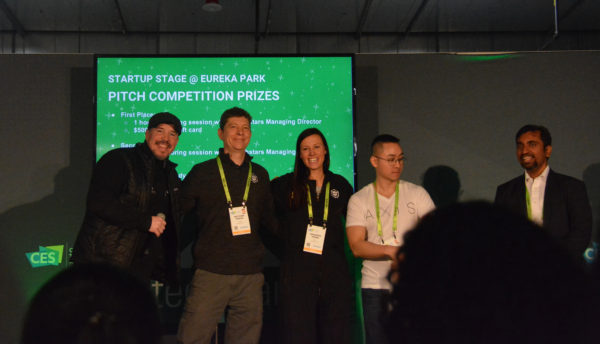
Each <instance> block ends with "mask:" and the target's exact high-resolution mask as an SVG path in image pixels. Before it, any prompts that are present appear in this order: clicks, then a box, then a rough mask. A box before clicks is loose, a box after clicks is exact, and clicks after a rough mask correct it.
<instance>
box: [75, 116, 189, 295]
mask: <svg viewBox="0 0 600 344" xmlns="http://www.w3.org/2000/svg"><path fill="white" fill-rule="evenodd" d="M180 134H181V122H180V121H179V119H178V118H177V117H175V116H174V115H173V114H171V113H168V112H161V113H157V114H155V115H154V116H152V117H151V118H150V121H149V122H148V129H147V130H146V140H145V142H143V143H137V144H136V145H135V147H131V148H118V149H114V150H111V151H109V152H107V153H106V154H105V155H104V156H102V158H101V159H100V160H99V161H98V163H97V164H96V167H95V168H94V172H93V174H92V180H91V183H90V188H89V191H88V196H87V208H86V213H85V218H84V220H83V224H82V226H81V229H80V231H79V235H78V237H77V240H76V242H75V246H74V248H73V256H72V258H71V260H72V261H73V262H74V263H76V264H78V263H87V262H105V263H109V264H114V265H118V266H121V267H124V268H125V269H127V270H129V271H130V272H132V273H133V274H134V275H136V276H138V277H139V278H140V279H142V280H143V281H148V282H149V281H150V280H151V279H155V280H159V281H166V282H169V283H171V284H173V283H175V282H176V281H177V275H178V266H179V250H178V248H177V242H178V236H179V235H178V233H179V226H180V211H179V195H178V193H179V187H180V184H181V181H180V179H179V177H178V175H177V171H175V166H176V165H175V164H174V163H173V162H171V161H169V155H170V154H171V153H172V152H173V151H174V150H175V146H176V145H177V142H178V141H179V135H180Z"/></svg>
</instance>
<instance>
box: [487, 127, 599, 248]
mask: <svg viewBox="0 0 600 344" xmlns="http://www.w3.org/2000/svg"><path fill="white" fill-rule="evenodd" d="M516 143H517V160H518V161H519V163H520V164H521V166H523V168H524V169H525V174H524V175H521V176H518V177H516V178H514V179H512V180H510V181H508V182H506V183H504V184H502V185H500V186H498V189H497V190H496V198H495V200H494V203H495V204H497V205H499V206H503V207H505V208H508V209H509V210H511V211H513V212H515V213H517V214H521V215H524V216H527V217H528V218H529V219H530V220H532V221H533V222H535V223H537V224H539V225H540V226H542V227H543V228H544V229H545V230H546V231H547V232H548V234H550V236H551V237H553V238H554V239H556V240H557V242H558V243H559V244H560V245H562V246H563V247H564V248H565V249H566V250H568V251H569V252H570V253H571V255H573V256H574V257H575V258H576V259H577V260H581V259H582V254H583V251H584V250H585V248H586V247H587V245H588V243H589V240H590V235H591V232H592V209H591V207H590V202H589V200H588V197H587V192H586V189H585V184H583V182H582V181H580V180H578V179H575V178H573V177H569V176H566V175H563V174H559V173H556V172H554V171H553V170H551V169H550V167H549V166H548V160H549V159H550V154H551V153H552V137H551V136H550V132H549V131H548V129H546V128H545V127H543V126H539V125H526V126H524V127H522V128H521V129H519V131H518V132H517V135H516Z"/></svg>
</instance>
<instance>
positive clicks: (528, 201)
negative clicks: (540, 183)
mask: <svg viewBox="0 0 600 344" xmlns="http://www.w3.org/2000/svg"><path fill="white" fill-rule="evenodd" d="M526 180H527V179H526ZM532 185H533V184H532ZM525 201H526V202H527V218H528V219H530V220H531V196H529V189H528V188H527V182H525Z"/></svg>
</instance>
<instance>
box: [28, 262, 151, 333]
mask: <svg viewBox="0 0 600 344" xmlns="http://www.w3.org/2000/svg"><path fill="white" fill-rule="evenodd" d="M160 340H161V327H160V320H159V317H158V310H157V307H156V303H155V300H154V296H153V295H152V293H151V292H150V289H149V288H148V286H146V285H145V284H143V283H142V282H141V281H140V280H138V279H137V278H135V277H133V276H132V275H130V274H129V273H127V272H126V271H124V270H121V269H120V268H117V267H114V266H109V265H99V264H81V265H74V266H72V267H70V268H68V269H66V270H64V271H62V272H60V273H59V274H57V275H56V276H55V277H53V278H52V279H51V280H50V281H48V282H47V283H46V284H45V285H44V286H43V287H42V288H41V289H40V290H39V291H38V293H37V294H36V295H35V297H34V298H33V300H32V302H31V304H30V306H29V310H28V312H27V315H26V317H25V322H24V325H23V332H22V340H21V343H23V344H34V343H35V344H39V343H73V344H75V343H77V344H83V343H85V344H105V343H110V344H153V343H159V342H160Z"/></svg>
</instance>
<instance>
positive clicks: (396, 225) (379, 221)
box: [373, 182, 400, 242]
mask: <svg viewBox="0 0 600 344" xmlns="http://www.w3.org/2000/svg"><path fill="white" fill-rule="evenodd" d="M375 183H376V182H373V189H374V191H375V212H376V213H377V234H379V237H380V238H381V242H384V240H383V230H382V229H381V216H380V215H379V196H377V184H375ZM399 194H400V182H396V195H395V197H394V198H395V199H394V222H393V223H392V234H394V239H397V238H396V228H397V227H398V198H399Z"/></svg>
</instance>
